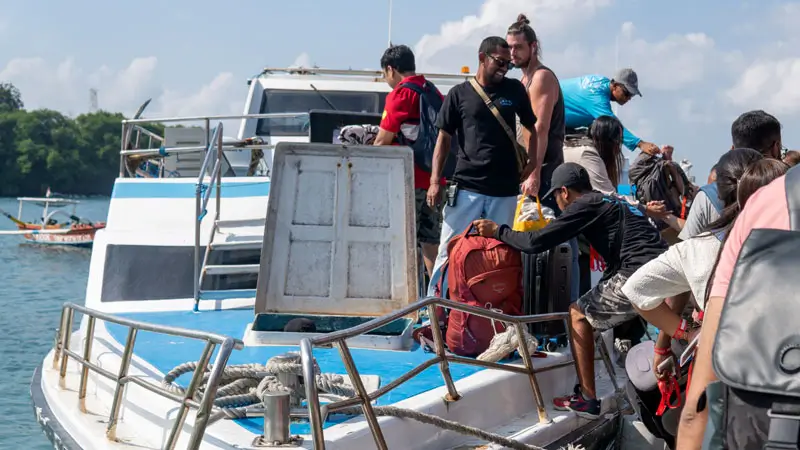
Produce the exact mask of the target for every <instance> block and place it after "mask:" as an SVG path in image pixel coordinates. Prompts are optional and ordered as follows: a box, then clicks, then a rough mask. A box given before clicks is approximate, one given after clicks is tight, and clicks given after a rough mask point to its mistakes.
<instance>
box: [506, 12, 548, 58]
mask: <svg viewBox="0 0 800 450" xmlns="http://www.w3.org/2000/svg"><path fill="white" fill-rule="evenodd" d="M506 34H511V35H518V34H521V35H523V36H525V41H526V42H527V43H528V44H536V56H537V57H539V56H541V54H542V52H541V50H542V48H541V45H540V44H539V39H538V38H537V37H536V32H535V31H533V28H532V27H531V21H530V20H528V18H527V17H526V16H525V14H520V15H518V16H517V21H516V22H514V23H512V24H511V26H510V27H508V31H506Z"/></svg>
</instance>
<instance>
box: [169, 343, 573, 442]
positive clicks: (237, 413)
mask: <svg viewBox="0 0 800 450" xmlns="http://www.w3.org/2000/svg"><path fill="white" fill-rule="evenodd" d="M502 334H505V333H500V334H498V335H497V336H501V335H502ZM514 335H516V334H514ZM497 336H496V337H497ZM528 338H531V339H533V338H532V337H530V335H527V333H526V341H529V339H528ZM535 341H536V340H535V339H533V344H535V343H536V342H535ZM528 344H529V348H530V345H531V342H528ZM533 348H534V349H535V348H536V347H535V346H534V347H533ZM512 351H513V349H512ZM196 369H197V362H185V363H183V364H180V365H178V366H176V367H175V368H174V369H172V370H170V371H169V372H168V373H167V374H166V375H164V379H163V380H162V382H161V384H162V386H163V387H164V388H165V389H167V390H168V391H169V392H172V393H175V394H179V395H183V394H185V392H186V390H185V389H184V388H182V387H180V386H178V385H177V384H175V380H176V379H177V378H178V377H180V376H181V375H183V374H186V373H190V372H194V371H195V370H196ZM211 369H212V366H211V365H209V366H208V367H206V372H205V373H204V374H203V383H202V384H201V385H200V386H199V387H198V388H197V391H196V392H195V395H194V400H195V401H198V402H199V401H201V400H202V399H203V396H204V395H205V387H206V381H208V376H209V375H210V371H211ZM314 371H315V373H316V377H315V378H316V379H315V384H316V385H317V389H319V390H320V391H322V392H325V393H328V394H333V395H337V396H341V397H346V398H354V397H356V392H355V390H354V389H353V388H352V387H351V386H350V385H348V384H345V382H344V377H343V376H341V375H337V374H332V373H320V370H319V366H318V365H317V363H316V361H314ZM283 373H291V374H295V375H302V363H301V360H300V355H299V354H298V353H296V352H290V353H287V354H285V355H280V356H275V357H272V358H270V360H269V361H267V364H266V365H261V364H239V365H233V366H227V367H225V369H224V371H223V374H222V379H221V380H220V385H219V388H218V389H217V393H216V395H215V398H214V406H215V407H216V408H217V410H216V412H215V413H214V415H213V417H212V418H211V421H212V422H213V421H215V420H217V419H218V418H220V417H227V418H229V419H243V418H245V417H247V416H248V414H247V413H248V410H249V409H252V408H255V407H259V406H260V407H263V403H262V401H261V398H262V397H263V395H264V394H265V393H267V392H276V391H289V392H290V395H292V396H295V397H296V398H297V399H304V398H305V389H297V390H292V389H288V388H287V387H286V386H284V385H283V384H281V382H280V381H278V377H277V375H278V374H283ZM373 410H374V411H375V414H377V415H379V416H392V417H397V418H401V419H411V420H416V421H417V422H420V423H424V424H428V425H433V426H436V427H438V428H441V429H443V430H449V431H453V432H456V433H459V434H463V435H467V436H472V437H475V438H478V439H481V440H484V441H486V442H492V443H495V444H499V445H502V446H505V447H508V448H512V449H515V450H544V449H543V448H542V447H537V446H535V445H529V444H525V443H522V442H519V441H515V440H513V439H509V438H507V437H505V436H501V435H499V434H495V433H490V432H488V431H484V430H481V429H479V428H475V427H471V426H469V425H464V424H461V423H458V422H454V421H452V420H447V419H443V418H441V417H438V416H434V415H432V414H426V413H423V412H419V411H414V410H411V409H405V408H397V407H395V406H374V407H373ZM336 413H337V414H350V415H360V414H361V413H362V409H361V407H360V406H354V407H349V408H344V409H341V410H337V411H336ZM569 449H570V450H572V449H575V450H579V449H580V447H573V446H572V445H570V446H569Z"/></svg>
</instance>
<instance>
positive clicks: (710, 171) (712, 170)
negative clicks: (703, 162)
mask: <svg viewBox="0 0 800 450" xmlns="http://www.w3.org/2000/svg"><path fill="white" fill-rule="evenodd" d="M717 165H718V164H714V165H713V166H711V170H709V171H708V173H712V172H716V171H717Z"/></svg>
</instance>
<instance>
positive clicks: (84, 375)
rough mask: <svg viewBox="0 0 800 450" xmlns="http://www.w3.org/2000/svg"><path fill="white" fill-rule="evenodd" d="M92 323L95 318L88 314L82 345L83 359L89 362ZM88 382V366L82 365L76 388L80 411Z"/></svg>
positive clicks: (90, 358) (92, 334)
mask: <svg viewBox="0 0 800 450" xmlns="http://www.w3.org/2000/svg"><path fill="white" fill-rule="evenodd" d="M94 323H95V318H94V317H93V316H89V320H88V321H87V322H86V343H85V344H84V346H83V360H84V361H89V362H91V360H92V342H93V341H94ZM88 383H89V366H87V365H85V364H84V365H83V366H82V368H81V384H80V387H79V388H78V407H79V408H80V410H81V412H82V413H85V412H87V411H86V386H87V385H88Z"/></svg>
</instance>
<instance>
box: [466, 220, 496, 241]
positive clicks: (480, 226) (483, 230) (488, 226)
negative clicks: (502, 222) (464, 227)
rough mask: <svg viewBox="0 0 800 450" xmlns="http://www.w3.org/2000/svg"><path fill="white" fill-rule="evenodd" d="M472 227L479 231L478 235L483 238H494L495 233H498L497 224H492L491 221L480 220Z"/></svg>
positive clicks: (473, 223)
mask: <svg viewBox="0 0 800 450" xmlns="http://www.w3.org/2000/svg"><path fill="white" fill-rule="evenodd" d="M472 225H474V226H475V229H476V230H478V234H479V235H481V236H483V237H490V238H493V237H494V235H495V233H497V228H498V227H497V224H496V223H494V222H492V221H491V220H486V219H480V220H476V221H474V222H472Z"/></svg>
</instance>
